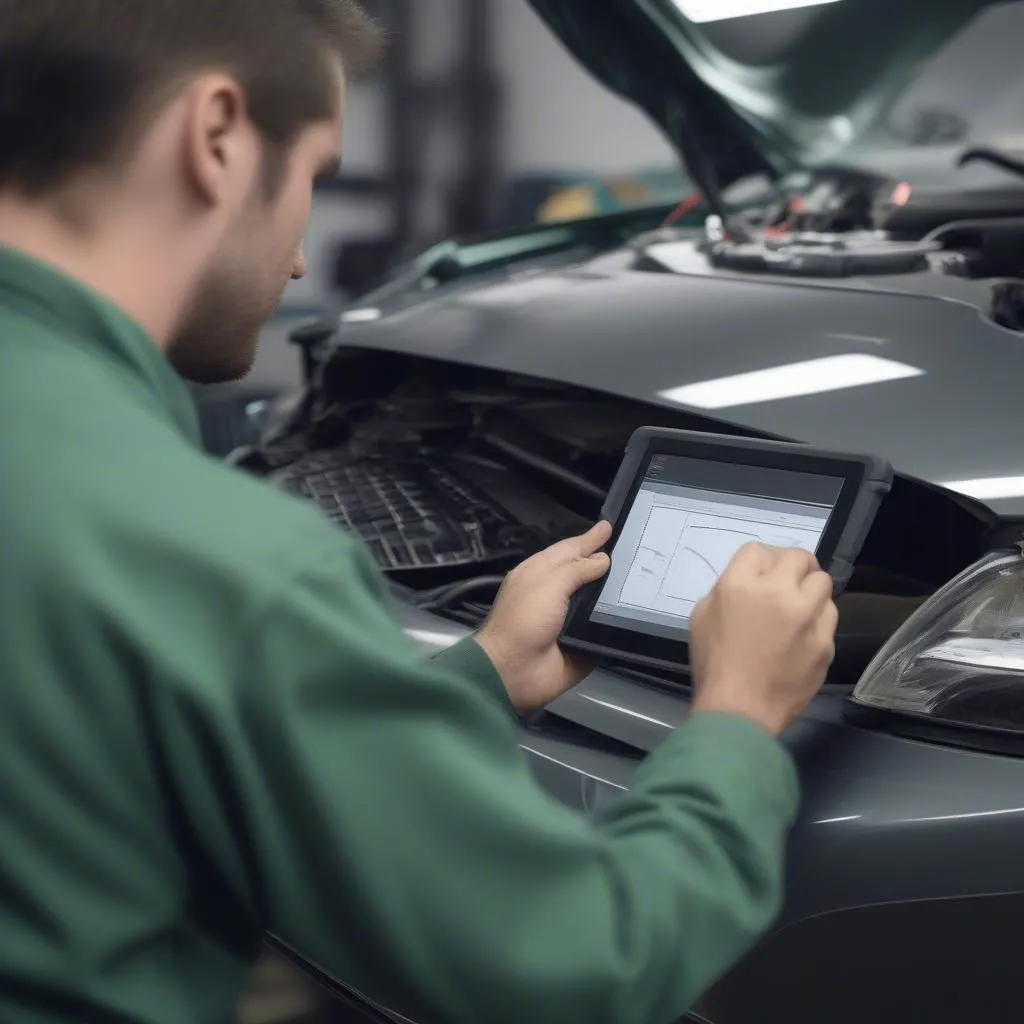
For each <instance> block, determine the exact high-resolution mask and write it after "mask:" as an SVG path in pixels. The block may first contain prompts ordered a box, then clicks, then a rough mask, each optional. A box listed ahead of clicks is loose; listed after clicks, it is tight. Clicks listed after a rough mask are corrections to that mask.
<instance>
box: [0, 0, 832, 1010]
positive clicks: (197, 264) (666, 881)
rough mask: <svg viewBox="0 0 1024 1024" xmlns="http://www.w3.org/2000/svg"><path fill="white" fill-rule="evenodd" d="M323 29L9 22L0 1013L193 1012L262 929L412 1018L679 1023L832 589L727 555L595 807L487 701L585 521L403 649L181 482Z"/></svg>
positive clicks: (797, 703) (313, 519)
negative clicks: (681, 657) (429, 638)
mask: <svg viewBox="0 0 1024 1024" xmlns="http://www.w3.org/2000/svg"><path fill="white" fill-rule="evenodd" d="M375 47H376V38H375V34H374V31H373V29H372V26H371V25H370V23H369V22H368V21H367V20H366V19H365V18H364V17H363V15H362V14H361V13H360V12H359V10H358V8H356V6H355V5H354V4H353V3H351V2H349V0H32V2H31V3H24V2H23V0H0V139H2V140H3V145H2V146H0V437H2V439H3V440H2V442H0V492H2V495H3V500H2V503H0V538H2V547H0V551H2V565H0V630H2V634H0V639H2V643H0V687H2V708H3V713H2V714H0V808H2V814H3V842H2V843H0V1019H2V1020H3V1021H4V1022H5V1024H21V1022H28V1021H32V1022H36V1024H38V1022H42V1021H58V1020H59V1021H62V1022H67V1021H100V1020H102V1021H109V1022H146V1024H178V1022H186V1021H187V1022H190V1024H197V1022H198V1024H214V1022H222V1021H226V1020H228V1019H229V1017H230V1015H231V1008H232V1006H233V1004H234V1001H235V999H236V997H237V995H238V992H239V989H240V987H241V985H242V983H243V980H244V976H245V972H246V969H247V967H248V965H249V964H250V963H251V961H252V959H253V957H254V956H255V955H256V952H257V950H258V948H259V943H260V938H261V936H262V935H263V934H264V933H265V931H267V930H269V931H272V932H274V933H276V934H277V935H279V936H280V937H281V938H283V939H284V940H285V941H286V942H288V943H289V944H290V945H291V946H293V947H295V948H296V949H297V950H299V951H300V952H301V953H303V954H304V955H305V956H306V957H308V958H309V959H311V960H313V961H315V962H317V963H318V964H320V965H322V966H323V967H324V968H325V969H327V970H328V971H330V972H331V973H332V974H334V975H336V976H338V977H339V978H341V979H343V980H344V981H346V982H348V983H349V984H351V985H354V986H355V987H357V988H359V989H361V990H362V991H364V992H365V993H367V994H368V995H370V996H372V997H374V998H375V999H377V1000H379V1001H381V1002H383V1003H386V1004H388V1005H390V1006H393V1007H395V1008H397V1009H399V1010H401V1011H403V1012H404V1013H406V1014H408V1015H410V1016H412V1017H414V1018H416V1019H420V1020H433V1021H439V1022H443V1024H463V1022H464V1024H475V1022H477V1021H480V1020H485V1019H486V1020H489V1021H496V1022H506V1021H507V1022H510V1024H511V1022H516V1024H522V1022H523V1021H531V1022H533V1024H548V1022H550V1024H555V1022H557V1024H572V1022H576V1021H578V1022H587V1024H598V1022H609V1024H613V1022H614V1024H648V1022H656V1021H669V1020H672V1019H673V1018H675V1017H677V1016H678V1015H679V1014H680V1013H682V1012H683V1011H684V1010H686V1008H687V1007H688V1006H689V1005H690V1004H691V1003H692V1002H693V1000H694V999H695V998H696V997H697V996H698V995H699V994H700V993H701V991H702V990H703V989H705V988H706V987H707V986H708V985H710V984H711V983H712V982H713V981H714V980H715V979H716V978H718V977H719V976H720V975H721V974H722V973H723V972H724V971H725V970H727V969H728V968H729V967H730V966H731V964H732V963H733V962H734V961H735V960H736V959H737V958H738V957H739V956H740V955H741V954H742V953H743V952H744V951H745V950H746V949H747V948H748V947H749V946H750V944H751V943H752V942H753V941H754V940H756V939H757V937H758V936H759V935H760V934H761V933H762V931H763V930H764V929H765V928H766V927H767V926H768V925H769V923H770V922H771V920H772V918H773V916H774V915H775V914H776V912H777V909H778V906H779V900H780V888H781V881H780V876H781V865H782V857H783V847H784V840H785V836H786V832H787V828H788V826H789V824H790V822H791V820H792V817H793V815H794V811H795V806H796V799H797V797H796V783H795V776H794V770H793V767H792V764H791V762H790V760H789V758H788V756H787V754H786V753H785V751H784V748H783V747H782V746H781V745H780V744H779V743H778V742H777V739H776V736H777V735H778V734H779V733H780V732H782V731H783V729H784V728H785V727H786V726H787V724H788V723H789V722H790V721H791V720H792V719H793V718H794V717H795V716H796V715H797V714H799V712H800V711H801V710H802V709H803V707H804V706H805V705H806V703H807V702H808V701H809V700H810V698H811V696H812V694H813V693H814V692H815V690H816V689H817V687H818V686H819V685H820V683H821V681H822V679H823V677H824V674H825V671H826V668H827V665H828V663H829V661H830V659H831V657H832V654H833V637H834V631H835V623H836V611H835V607H834V605H833V604H832V600H831V588H830V583H829V580H828V578H827V577H826V576H825V575H824V574H823V573H821V572H820V571H818V569H817V566H816V565H815V564H814V560H813V559H812V558H811V557H810V556H807V555H805V554H800V553H797V552H789V553H782V552H777V551H773V550H769V549H765V548H758V547H752V548H749V549H746V550H745V551H744V552H743V553H742V554H741V555H740V556H739V557H738V558H737V560H736V561H735V563H734V564H733V565H732V566H731V568H730V569H729V571H728V572H727V573H726V575H725V576H724V577H723V579H722V581H721V584H720V586H719V587H718V588H717V590H716V591H715V593H714V594H713V595H712V596H711V597H710V598H709V599H708V600H707V601H706V602H705V603H704V605H702V606H701V609H700V613H699V616H698V617H697V621H696V622H695V626H694V643H693V671H694V677H695V684H696V695H695V700H694V712H695V714H694V716H693V718H692V720H691V721H690V722H689V723H688V724H687V725H686V726H685V727H683V728H682V729H680V730H679V732H678V734H677V735H676V736H675V737H674V738H672V739H670V740H669V741H668V742H667V743H665V745H664V746H663V747H662V749H661V750H659V751H658V752H657V753H656V754H655V755H654V756H653V757H651V758H650V759H649V761H648V762H647V763H646V765H645V766H644V767H643V768H642V770H641V771H640V773H639V775H638V777H637V779H636V786H635V788H634V789H633V791H632V792H631V793H630V794H628V795H624V796H622V797H621V798H620V799H618V800H617V801H615V802H612V803H611V804H609V805H608V806H607V808H606V809H605V810H604V811H603V812H602V813H601V814H600V815H599V816H598V817H596V818H595V819H586V818H584V817H582V816H579V815H576V814H574V813H572V812H570V811H569V810H568V809H565V808H563V807H562V806H561V805H559V804H557V803H555V802H554V801H552V800H551V799H549V798H547V797H546V796H545V795H544V794H543V793H542V792H541V791H539V789H538V788H537V786H536V784H535V782H534V781H533V779H532V777H531V775H530V773H529V772H528V770H527V767H526V765H525V763H524V760H523V758H522V756H521V754H520V752H519V750H518V747H517V731H516V720H515V713H516V712H517V711H519V712H523V711H529V710H531V709H534V708H539V707H541V706H543V705H544V704H545V703H547V702H548V701H550V700H551V699H553V698H554V697H556V696H558V695H559V694H561V693H563V692H564V691H565V690H566V689H567V688H568V687H570V686H572V685H574V684H575V683H576V682H578V681H579V679H580V678H581V676H582V675H583V674H584V671H585V669H584V667H582V666H580V665H578V664H577V663H575V662H573V661H570V660H569V659H567V658H565V657H564V656H563V655H562V654H561V653H560V651H559V649H558V648H557V646H556V644H555V638H556V635H557V632H558V628H559V626H560V624H561V621H562V618H563V616H564V614H565V610H566V606H567V602H568V600H569V598H570V596H571V595H572V594H573V592H574V591H575V590H577V589H578V588H579V587H580V586H581V585H583V584H585V583H587V582H588V581H591V580H594V579H597V578H599V577H600V576H601V575H602V574H603V573H604V572H605V571H606V569H607V558H606V556H605V555H603V554H599V553H598V552H599V550H600V548H601V547H602V546H603V545H604V544H605V542H606V541H607V539H608V527H607V526H606V525H605V524H600V525H598V526H596V527H595V528H594V529H593V530H592V531H591V532H590V533H589V534H587V535H586V536H585V537H581V538H576V539H573V540H569V541H567V542H565V543H562V544H560V545H558V546H556V547H554V548H552V549H551V550H549V551H546V552H543V553H542V554H540V555H538V556H537V557H535V558H533V559H531V560H530V561H529V562H527V563H525V564H524V565H523V566H521V567H520V568H519V569H517V570H516V571H515V572H513V573H512V574H511V575H510V576H509V578H508V581H507V584H506V586H505V587H504V588H503V590H502V592H501V594H500V596H499V598H498V601H497V603H496V606H495V608H494V612H493V615H492V616H491V618H490V620H489V621H488V623H487V624H486V625H485V626H484V628H483V629H482V630H481V631H480V633H479V635H478V636H477V637H476V638H475V639H472V640H469V641H466V642H464V643H462V644H460V645H458V646H457V647H455V648H454V649H452V650H450V651H448V652H447V653H446V654H445V655H444V656H442V657H440V658H437V659H436V660H435V661H433V662H429V663H422V662H420V661H419V660H418V659H417V657H416V655H415V654H414V652H413V650H412V649H411V647H410V645H408V644H407V643H406V641H405V638H404V637H403V635H402V633H401V631H400V630H399V629H398V628H397V627H396V626H395V625H394V623H393V622H392V620H391V618H390V617H389V614H388V611H387V604H386V599H385V591H384V589H383V587H382V585H381V581H380V580H379V578H378V576H377V574H376V571H375V569H374V568H373V567H372V565H371V564H370V562H369V560H368V558H367V556H366V555H365V554H364V553H363V551H362V550H361V549H360V548H359V547H358V545H357V544H356V543H355V542H354V541H353V540H352V539H350V538H348V537H346V536H345V535H344V534H342V533H341V532H340V531H337V530H336V529H334V528H333V527H331V526H330V525H329V524H328V523H326V521H324V520H323V519H322V518H321V517H320V516H318V515H317V513H316V512H315V511H313V510H310V509H308V508H306V507H305V506H303V505H301V504H299V503H297V502H293V501H292V500H290V499H288V498H286V497H284V496H282V495H280V494H277V493H275V492H274V491H272V490H271V489H270V488H267V487H265V486H263V485H262V484H260V483H258V482H256V481H254V480H251V479H249V478H247V477H245V476H244V475H243V474H241V473H239V472H236V471H233V470H231V469H228V468H225V467H223V466H221V465H219V464H217V463H214V462H213V461H211V460H209V459H208V458H206V457H205V456H204V455H203V454H201V452H200V451H199V450H198V445H197V443H196V435H197V432H196V424H195V420H194V413H193V410H192V408H191V407H190V404H189V402H188V399H187V395H186V390H185V387H184V385H183V384H182V382H181V380H180V378H179V377H178V376H176V375H175V373H174V371H173V370H172V366H173V367H174V368H176V369H177V370H178V371H179V372H180V374H182V375H184V376H185V377H188V378H191V379H193V380H200V381H216V380H225V379H228V378H231V377H235V376H237V375H239V374H242V373H244V372H245V370H246V369H247V367H248V366H249V363H250V360H251V359H252V356H253V350H254V344H255V341H254V339H255V337H256V334H257V331H258V329H259V327H260V324H261V322H262V321H263V320H264V318H265V317H266V316H267V315H268V314H269V313H270V311H271V309H272V308H273V305H274V302H275V300H276V299H277V297H278V295H279V293H280V291H281V288H282V287H283V285H284V283H285V282H286V280H287V279H288V277H289V276H293V277H297V276H300V275H301V274H302V273H303V271H304V269H305V268H304V264H303V259H302V256H301V253H300V248H299V247H300V239H301V236H302V234H303V231H304V228H305V224H306V219H307V216H308V213H309V208H310V191H311V184H312V182H313V180H314V178H315V177H316V176H317V175H318V174H325V173H331V172H332V170H333V168H334V166H335V164H336V162H337V159H338V149H339V138H338V134H339V127H338V126H339V124H340V121H341V113H342V111H341V103H342V96H343V92H344V78H345V73H346V72H347V71H351V70H352V69H353V68H354V67H356V66H357V65H358V64H359V63H360V62H361V61H362V60H363V59H364V58H365V57H367V55H368V54H369V52H370V51H372V50H373V49H374V48H375Z"/></svg>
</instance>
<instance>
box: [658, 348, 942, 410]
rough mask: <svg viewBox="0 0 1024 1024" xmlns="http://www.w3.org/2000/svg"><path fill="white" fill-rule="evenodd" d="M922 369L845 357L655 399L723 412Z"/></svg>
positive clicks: (745, 375) (666, 393)
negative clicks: (736, 407)
mask: <svg viewBox="0 0 1024 1024" xmlns="http://www.w3.org/2000/svg"><path fill="white" fill-rule="evenodd" d="M923 373H924V370H919V369H918V368H917V367H916V366H907V365H906V364H905V363H896V362H893V361H892V360H891V359H882V358H881V356H872V355H858V354H850V355H844V356H826V357H824V358H823V359H809V360H807V362H804V363H789V364H788V365H786V366H773V367H772V368H771V369H768V370H754V371H753V372H752V373H740V374H737V375H736V376H734V377H719V378H717V379H716V380H706V381H703V382H701V383H699V384H686V385H684V386H683V387H679V388H670V389H669V390H668V391H660V392H658V394H659V395H660V397H662V398H666V399H668V401H670V402H678V403H679V404H680V405H690V406H693V407H695V408H697V409H728V408H731V407H733V406H737V405H754V404H756V403H757V402H775V401H778V400H779V399H782V398H799V397H800V396H802V395H817V394H822V393H824V392H826V391H843V390H845V389H846V388H857V387H863V386H864V385H865V384H881V383H882V382H883V381H889V380H902V379H904V378H906V377H920V376H921V375H922V374H923Z"/></svg>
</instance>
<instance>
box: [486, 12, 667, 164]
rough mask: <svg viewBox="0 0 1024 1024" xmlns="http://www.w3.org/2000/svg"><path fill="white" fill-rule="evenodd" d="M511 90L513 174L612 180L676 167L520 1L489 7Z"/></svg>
mask: <svg viewBox="0 0 1024 1024" xmlns="http://www.w3.org/2000/svg"><path fill="white" fill-rule="evenodd" d="M491 2H492V4H493V7H494V12H495V19H496V22H497V44H498V62H499V67H500V70H501V74H502V76H503V77H504V79H505V82H506V85H507V88H508V90H509V96H508V102H509V110H508V114H507V118H508V122H507V144H506V146H507V148H506V160H507V165H508V167H509V170H510V172H511V173H513V174H521V173H524V172H537V171H540V172H548V171H554V172H561V171H583V172H588V171H592V172H595V173H600V174H604V173H615V172H618V171H627V170H636V169H638V168H647V167H662V166H667V165H673V164H674V162H675V159H674V155H673V152H672V150H671V148H670V147H669V145H668V143H667V142H666V141H665V138H664V136H663V135H662V134H661V132H660V131H659V130H658V129H657V128H655V127H654V125H653V124H652V123H651V122H650V121H649V120H648V119H647V116H646V115H645V114H643V113H642V112H641V111H640V110H638V109H637V108H636V107H633V106H632V105H630V104H627V103H625V102H623V101H622V100H620V99H618V98H617V97H615V96H613V95H611V94H610V93H609V92H607V91H606V90H605V89H604V87H603V86H602V85H600V84H598V83H597V82H596V81H595V80H594V79H593V78H591V77H590V75H589V74H588V73H587V72H586V71H584V70H583V69H582V68H581V67H580V66H579V65H578V64H576V62H575V60H574V59H573V58H572V57H571V56H570V55H569V54H568V53H567V52H566V51H565V50H564V49H563V47H562V45H561V43H560V42H558V40H556V39H555V37H554V36H553V35H552V34H551V33H550V32H549V31H548V29H547V27H546V26H545V25H544V23H543V22H542V21H541V20H540V18H539V17H538V16H537V15H536V14H535V13H534V12H533V9H532V8H531V7H530V6H529V5H528V4H527V3H526V2H525V0H491Z"/></svg>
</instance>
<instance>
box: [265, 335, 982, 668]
mask: <svg viewBox="0 0 1024 1024" xmlns="http://www.w3.org/2000/svg"><path fill="white" fill-rule="evenodd" d="M644 425H654V426H665V427H678V428H684V429H690V430H705V431H709V432H716V433H731V434H741V433H746V434H748V435H753V434H754V432H753V431H744V430H741V429H739V428H736V427H731V426H729V425H726V424H723V423H721V422H718V421H715V420H712V419H710V418H705V417H702V416H697V415H694V414H692V413H689V412H687V411H684V410H673V409H669V408H662V407H659V406H654V405H649V404H645V403H641V402H637V401H633V400H630V399H624V398H619V397H615V396H610V395H607V394H603V393H600V392H596V391H591V390H588V389H585V388H581V387H572V386H568V385H565V384H562V383H557V382H551V381H544V380H540V379H537V378H532V377H525V376H520V375H515V374H509V373H503V372H497V371H491V370H484V369H479V368H474V367H469V366H465V365H461V364H454V363H449V362H445V361H442V360H436V359H427V358H421V357H415V356H409V355H405V354H396V353H389V352H381V351H374V350H363V349H358V348H349V347H345V346H342V347H339V348H338V349H337V350H336V351H335V352H334V353H333V354H332V356H331V357H330V359H328V360H326V361H325V363H324V364H323V366H322V367H321V371H320V380H319V381H318V383H317V386H316V387H315V388H313V389H311V390H310V392H309V396H308V400H307V402H306V403H305V405H304V407H303V408H302V410H301V411H300V413H299V414H298V416H297V417H296V418H294V419H293V420H292V421H291V422H290V423H289V424H288V425H287V427H286V428H285V429H283V430H278V432H277V433H276V435H275V436H273V437H268V438H267V439H266V440H265V442H264V444H263V445H262V449H261V451H260V453H259V458H258V460H257V462H256V464H255V465H253V466H251V467H250V468H253V469H255V470H256V471H257V472H259V473H261V474H263V475H266V476H268V477H270V478H271V479H272V480H274V481H275V482H276V483H277V484H278V485H279V486H281V487H283V488H285V489H287V490H290V491H292V492H294V493H296V494H298V495H300V496H302V497H305V498H306V499H308V500H310V501H312V502H313V503H315V504H316V505H317V506H318V507H320V508H321V509H322V510H323V511H324V512H325V513H326V514H327V515H328V516H329V517H331V518H332V519H333V520H334V521H335V522H336V523H337V524H338V525H339V526H340V527H341V528H343V529H346V530H348V531H349V532H352V533H354V534H356V535H357V536H359V537H360V538H361V539H362V540H363V541H364V543H366V544H367V545H368V547H369V548H370V550H371V552H372V553H373V555H374V557H375V559H376V561H377V563H378V565H379V566H380V567H381V569H382V570H383V571H384V572H385V573H386V574H387V576H388V577H389V579H390V580H391V583H392V585H393V587H394V589H395V592H396V595H397V596H398V598H399V599H400V600H403V601H406V602H409V603H411V604H413V605H416V606H418V607H420V608H423V609H425V610H428V611H431V612H434V613H436V614H438V615H441V616H444V617H447V618H449V619H452V620H455V621H458V622H460V623H463V624H466V625H469V626H476V625H479V623H480V622H482V621H483V619H484V618H485V617H486V615H487V614H488V611H489V609H490V606H491V603H492V601H493V599H494V596H495V594H496V593H497V589H498V587H499V586H500V584H501V580H502V578H503V576H504V574H505V573H506V572H507V571H508V570H509V569H510V568H512V567H513V566H514V565H516V564H517V563H518V562H519V561H521V560H522V559H524V558H526V557H528V556H529V555H531V554H533V553H534V552H536V551H538V550H540V549H541V548H543V547H545V546H547V545H549V544H551V543H554V542H555V541H557V540H559V539H562V538H564V537H567V536H570V535H572V534H574V533H577V532H581V531H583V530H585V529H586V528H588V527H589V525H591V524H592V523H593V522H594V521H595V520H596V519H597V517H598V516H599V514H600V509H601V506H602V503H603V500H604V497H605V494H606V491H607V488H608V487H609V485H610V483H611V481H612V479H613V477H614V475H615V472H616V470H617V468H618V465H619V462H620V461H621V458H622V454H623V451H624V449H625V445H626V442H627V441H628V438H629V436H630V435H631V434H632V432H633V431H634V430H635V429H636V428H637V427H640V426H644ZM989 529H990V524H989V523H988V522H986V521H983V520H982V519H981V518H979V517H978V515H977V514H976V513H975V511H974V510H973V509H972V507H971V506H970V505H969V504H967V503H964V502H961V501H958V500H957V498H956V497H955V496H954V495H951V494H949V493H947V492H944V491H942V490H940V489H938V488H934V487H931V486H929V485H926V484H922V483H919V482H917V481H913V480H910V479H907V478H905V477H897V480H896V482H895V485H894V488H893V491H892V493H891V495H890V497H889V498H888V499H887V501H886V503H885V504H884V505H883V508H882V510H881V512H880V513H879V516H878V518H877V520H876V522H875V526H874V528H873V530H872V532H871V534H870V536H869V537H868V540H867V543H866V544H865V547H864V550H863V554H862V557H861V559H860V563H859V566H858V568H857V571H856V573H855V575H854V578H853V580H852V581H851V584H850V586H849V588H848V590H847V592H846V593H845V594H844V595H843V596H842V597H841V599H840V611H841V623H840V633H839V643H838V648H839V649H838V653H837V659H836V663H835V666H834V667H833V673H832V681H834V682H837V683H840V682H841V683H849V684H851V685H852V684H853V683H855V682H856V680H857V678H858V677H859V675H860V673H861V671H862V670H863V668H864V667H865V666H866V665H867V662H868V661H869V660H870V658H871V657H872V656H873V655H874V653H875V652H876V651H877V650H878V648H879V647H880V646H881V645H882V644H883V643H884V642H885V640H886V639H888V637H889V636H890V635H891V634H892V633H893V632H894V631H895V630H896V629H897V628H898V627H899V626H900V625H901V624H902V623H903V622H904V621H905V620H906V618H907V617H908V616H909V615H910V614H912V612H913V611H914V609H915V608H917V607H918V606H919V605H920V603H921V602H922V601H923V600H924V599H925V598H926V597H927V596H929V595H930V594H931V593H933V592H934V591H935V590H936V589H937V588H938V587H939V586H940V585H942V584H943V583H944V582H946V581H947V580H948V579H949V578H950V577H952V576H953V575H955V574H956V573H957V572H958V571H960V570H961V569H962V568H964V567H966V566H967V565H969V564H970V563H971V562H973V561H975V560H976V559H977V558H978V557H979V556H980V555H981V554H982V553H983V552H984V550H985V547H986V544H987V539H988V535H989ZM651 679H652V681H654V682H657V683H667V684H669V685H679V684H680V682H684V683H685V677H683V678H682V679H681V678H680V677H678V676H676V677H661V676H656V677H651Z"/></svg>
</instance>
